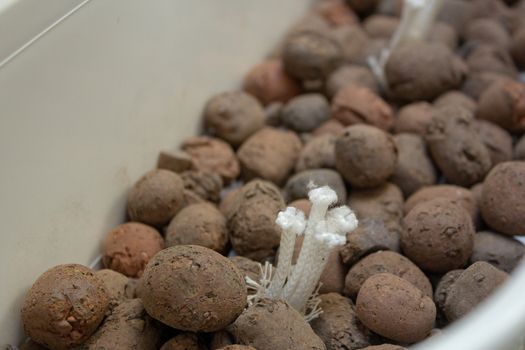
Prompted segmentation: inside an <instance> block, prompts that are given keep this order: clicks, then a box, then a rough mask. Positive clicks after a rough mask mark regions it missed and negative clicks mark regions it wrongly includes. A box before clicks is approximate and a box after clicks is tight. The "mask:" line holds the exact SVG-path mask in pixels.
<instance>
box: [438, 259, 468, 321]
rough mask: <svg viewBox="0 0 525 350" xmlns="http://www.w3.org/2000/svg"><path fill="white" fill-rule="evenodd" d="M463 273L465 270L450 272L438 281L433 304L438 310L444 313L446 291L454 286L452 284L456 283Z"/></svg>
mask: <svg viewBox="0 0 525 350" xmlns="http://www.w3.org/2000/svg"><path fill="white" fill-rule="evenodd" d="M463 271H465V270H462V269H459V270H451V271H449V272H447V273H446V274H444V275H443V277H441V279H440V280H439V282H438V284H437V286H436V291H435V292H434V302H435V303H436V307H437V308H438V309H439V310H441V311H445V300H447V294H448V289H449V288H450V286H451V285H453V284H454V282H456V280H457V279H458V277H459V276H461V274H462V273H463Z"/></svg>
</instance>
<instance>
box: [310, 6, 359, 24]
mask: <svg viewBox="0 0 525 350" xmlns="http://www.w3.org/2000/svg"><path fill="white" fill-rule="evenodd" d="M314 11H316V12H317V13H319V14H320V15H321V16H322V17H323V18H324V19H325V20H326V21H328V22H329V23H330V24H331V25H332V26H334V27H340V26H344V25H350V24H356V23H358V22H359V19H358V18H357V16H356V14H355V13H354V12H353V11H352V9H351V8H349V7H348V6H346V4H345V3H344V1H343V0H326V1H321V2H319V3H316V4H315V5H314Z"/></svg>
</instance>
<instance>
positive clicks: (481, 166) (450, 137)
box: [425, 106, 491, 186]
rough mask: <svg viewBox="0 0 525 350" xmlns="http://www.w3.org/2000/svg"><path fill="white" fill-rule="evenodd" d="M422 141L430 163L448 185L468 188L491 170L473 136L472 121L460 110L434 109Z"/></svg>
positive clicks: (482, 146)
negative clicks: (430, 156) (433, 164)
mask: <svg viewBox="0 0 525 350" xmlns="http://www.w3.org/2000/svg"><path fill="white" fill-rule="evenodd" d="M425 138H426V141H427V145H428V148H429V149H430V153H431V155H432V158H433V160H434V161H435V163H436V165H437V166H438V168H439V170H441V172H442V173H443V175H444V176H445V177H446V178H447V180H449V181H450V182H451V183H454V184H457V185H461V186H471V185H473V184H475V183H478V182H480V181H481V180H483V178H484V177H485V175H486V174H487V173H488V171H489V170H490V168H491V159H490V153H489V151H488V150H487V148H486V147H485V144H484V143H483V141H482V139H481V137H480V136H479V135H478V133H477V132H476V129H475V125H474V117H473V115H472V113H470V112H469V111H468V110H466V109H464V108H462V107H459V106H447V107H442V108H439V109H437V110H436V111H435V112H434V114H433V116H432V121H431V123H430V125H428V127H427V132H426V135H425Z"/></svg>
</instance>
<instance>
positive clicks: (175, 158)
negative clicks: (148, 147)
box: [157, 151, 193, 173]
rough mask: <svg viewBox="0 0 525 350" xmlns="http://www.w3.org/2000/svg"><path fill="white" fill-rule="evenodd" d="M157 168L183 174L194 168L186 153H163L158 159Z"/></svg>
mask: <svg viewBox="0 0 525 350" xmlns="http://www.w3.org/2000/svg"><path fill="white" fill-rule="evenodd" d="M157 168H159V169H165V170H170V171H173V172H174V173H182V172H183V171H186V170H190V169H191V168H193V161H192V159H191V156H190V155H189V154H188V153H186V152H184V151H162V152H160V153H159V157H158V159H157Z"/></svg>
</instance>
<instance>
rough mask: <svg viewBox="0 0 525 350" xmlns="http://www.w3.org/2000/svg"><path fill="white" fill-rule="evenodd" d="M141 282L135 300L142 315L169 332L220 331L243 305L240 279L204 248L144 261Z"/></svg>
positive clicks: (168, 250) (180, 248) (229, 264)
mask: <svg viewBox="0 0 525 350" xmlns="http://www.w3.org/2000/svg"><path fill="white" fill-rule="evenodd" d="M142 279H143V285H144V288H142V289H141V298H142V301H143V302H144V307H145V308H146V311H147V312H148V314H149V315H151V316H152V317H153V318H155V319H157V320H158V321H160V322H162V323H164V324H166V325H168V326H170V327H173V328H175V329H179V330H184V331H192V332H212V331H216V330H219V329H222V328H224V327H226V326H227V325H229V324H230V323H232V322H233V321H234V320H235V318H237V316H239V314H240V313H241V312H242V310H243V309H244V307H245V305H246V284H245V282H244V277H243V275H242V273H241V272H240V271H239V270H238V269H237V268H236V267H235V265H234V264H233V263H232V262H231V261H230V260H229V259H228V258H226V257H224V256H222V255H220V254H219V253H216V252H215V251H213V250H211V249H208V248H204V247H199V246H191V245H179V246H173V247H169V248H166V249H164V250H162V251H160V252H159V253H157V255H155V256H154V257H153V259H152V260H150V262H149V264H148V265H147V266H146V269H145V270H144V275H143V276H142Z"/></svg>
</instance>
